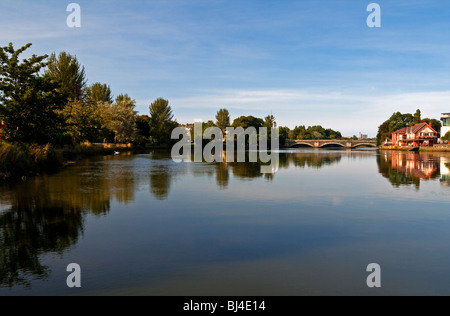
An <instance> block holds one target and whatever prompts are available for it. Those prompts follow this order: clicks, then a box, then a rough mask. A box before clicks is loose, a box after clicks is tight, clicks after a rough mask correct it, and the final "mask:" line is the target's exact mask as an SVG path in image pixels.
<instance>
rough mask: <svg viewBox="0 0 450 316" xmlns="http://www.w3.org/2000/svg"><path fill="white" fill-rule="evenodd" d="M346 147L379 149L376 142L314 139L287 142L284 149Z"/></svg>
mask: <svg viewBox="0 0 450 316" xmlns="http://www.w3.org/2000/svg"><path fill="white" fill-rule="evenodd" d="M305 146H306V147H312V148H323V147H344V148H348V149H350V148H356V147H378V146H377V141H376V140H351V139H344V140H333V139H314V140H286V143H285V145H284V147H286V148H295V147H305Z"/></svg>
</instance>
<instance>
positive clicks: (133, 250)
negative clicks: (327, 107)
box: [0, 149, 450, 296]
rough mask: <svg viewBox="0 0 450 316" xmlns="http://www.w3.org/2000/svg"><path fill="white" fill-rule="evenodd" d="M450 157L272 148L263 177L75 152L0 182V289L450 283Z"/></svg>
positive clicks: (321, 291) (255, 290)
mask: <svg viewBox="0 0 450 316" xmlns="http://www.w3.org/2000/svg"><path fill="white" fill-rule="evenodd" d="M449 169H450V155H445V154H418V153H400V152H379V151H376V150H354V151H345V150H342V151H341V150H316V151H314V150H303V149H297V150H290V151H282V152H281V153H280V166H279V170H278V171H277V172H276V173H275V174H273V175H263V174H261V173H260V165H259V164H258V163H254V164H237V163H236V164H220V163H217V164H207V163H180V164H177V163H175V162H173V161H172V160H171V159H170V157H169V155H168V154H166V153H158V152H153V153H149V154H141V155H120V156H109V157H100V158H95V159H90V160H85V161H82V162H79V163H77V164H75V165H73V166H71V167H68V168H66V169H64V170H62V171H61V172H59V173H57V174H53V175H43V176H39V177H36V178H33V179H28V181H27V182H25V183H20V184H17V185H14V186H11V187H1V188H0V247H1V248H0V295H77V294H82V295H187V296H192V295H202V296H215V295H238V296H240V295H255V296H256V295H269V296H270V295H289V296H292V295H293V296H297V295H341V294H342V295H347V294H350V295H353V294H356V295H358V294H361V295H371V294H375V295H377V294H378V295H380V294H381V295H407V294H408V295H409V294H412V295H450V207H449V206H450V198H449V197H450V187H449V184H450V178H449V177H448V175H449V173H450V172H449ZM70 263H78V264H79V265H80V266H81V269H82V275H81V276H82V288H81V289H69V288H68V287H67V285H66V278H67V276H68V274H69V273H68V272H66V267H67V265H68V264H70ZM370 263H378V264H380V266H381V269H382V288H381V289H369V288H368V287H367V285H366V278H367V276H368V274H369V273H368V272H366V267H367V265H368V264H370Z"/></svg>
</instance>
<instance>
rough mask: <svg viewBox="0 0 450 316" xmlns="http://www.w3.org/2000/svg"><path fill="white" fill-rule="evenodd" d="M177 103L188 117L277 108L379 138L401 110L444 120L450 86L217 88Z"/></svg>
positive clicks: (285, 115) (286, 119) (290, 119)
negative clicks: (362, 90)
mask: <svg viewBox="0 0 450 316" xmlns="http://www.w3.org/2000/svg"><path fill="white" fill-rule="evenodd" d="M171 104H172V106H173V107H174V108H175V109H177V110H179V111H180V112H181V113H183V117H179V120H180V121H183V122H184V121H189V120H192V119H193V118H194V117H197V116H198V115H199V113H202V112H203V113H212V111H216V110H218V109H219V108H222V107H225V108H228V109H229V110H230V112H231V115H232V116H233V117H237V116H239V115H255V116H263V115H267V114H268V113H270V112H273V114H274V115H275V116H276V117H277V120H278V122H279V124H280V125H287V126H289V127H294V126H295V125H316V124H320V125H322V126H324V127H329V128H333V129H337V130H340V131H341V132H342V133H344V134H345V135H350V136H351V135H353V134H357V133H358V132H363V133H368V134H369V135H370V136H372V137H374V136H375V135H376V133H377V129H378V126H379V125H380V124H381V123H383V122H384V121H385V120H386V119H388V118H389V117H390V116H391V115H392V114H393V113H394V112H397V111H399V112H402V113H414V112H415V111H416V109H421V111H422V117H431V118H436V119H439V118H440V114H441V113H443V112H449V111H450V91H435V92H414V93H397V94H384V95H382V94H372V95H365V94H345V93H340V92H330V91H320V90H217V91H203V92H199V93H198V94H197V95H193V96H189V97H185V98H174V99H171ZM214 113H215V112H214ZM204 116H205V115H204ZM211 118H212V117H211Z"/></svg>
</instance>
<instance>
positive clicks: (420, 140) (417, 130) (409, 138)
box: [392, 122, 438, 147]
mask: <svg viewBox="0 0 450 316" xmlns="http://www.w3.org/2000/svg"><path fill="white" fill-rule="evenodd" d="M437 140H438V132H436V131H435V130H434V129H433V127H431V125H430V124H428V123H425V122H424V123H420V124H416V125H414V126H411V127H405V128H402V129H400V130H398V131H395V132H394V133H392V144H393V145H394V146H414V147H417V146H434V144H437Z"/></svg>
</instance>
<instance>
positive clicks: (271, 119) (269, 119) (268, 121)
mask: <svg viewBox="0 0 450 316" xmlns="http://www.w3.org/2000/svg"><path fill="white" fill-rule="evenodd" d="M276 124H277V123H276V120H275V116H273V115H272V114H271V115H268V116H266V117H265V118H264V124H263V126H264V127H267V128H272V127H275V126H276Z"/></svg>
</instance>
